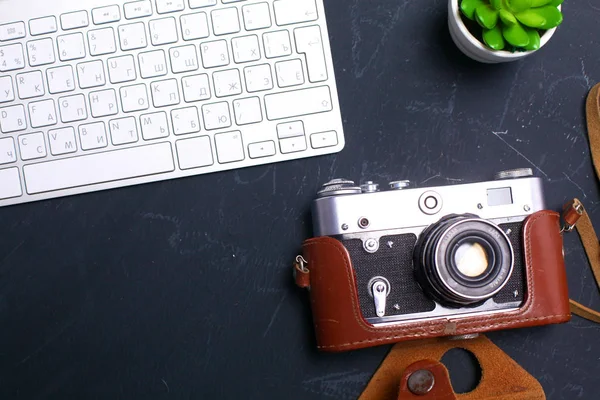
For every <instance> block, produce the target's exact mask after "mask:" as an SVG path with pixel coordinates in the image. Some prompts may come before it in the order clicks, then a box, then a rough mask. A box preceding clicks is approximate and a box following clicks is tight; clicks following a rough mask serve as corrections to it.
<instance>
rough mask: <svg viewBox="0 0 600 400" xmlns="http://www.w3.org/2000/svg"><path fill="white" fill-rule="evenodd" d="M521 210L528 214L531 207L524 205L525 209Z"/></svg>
mask: <svg viewBox="0 0 600 400" xmlns="http://www.w3.org/2000/svg"><path fill="white" fill-rule="evenodd" d="M523 210H525V212H529V211H530V210H531V207H529V206H528V205H527V204H525V207H523Z"/></svg>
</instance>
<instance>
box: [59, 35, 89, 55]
mask: <svg viewBox="0 0 600 400" xmlns="http://www.w3.org/2000/svg"><path fill="white" fill-rule="evenodd" d="M56 40H57V41H58V57H59V58H60V60H61V61H70V60H77V59H80V58H84V57H85V42H84V39H83V34H81V33H71V34H69V35H62V36H59V37H58V38H57V39H56Z"/></svg>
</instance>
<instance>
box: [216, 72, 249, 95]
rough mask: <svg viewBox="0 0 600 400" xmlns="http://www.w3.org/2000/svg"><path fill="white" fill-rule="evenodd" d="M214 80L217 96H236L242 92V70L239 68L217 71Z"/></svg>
mask: <svg viewBox="0 0 600 400" xmlns="http://www.w3.org/2000/svg"><path fill="white" fill-rule="evenodd" d="M213 81H214V85H215V96H217V97H227V96H234V95H238V94H241V93H242V83H241V81H240V71H239V70H237V69H230V70H227V71H219V72H215V73H214V74H213Z"/></svg>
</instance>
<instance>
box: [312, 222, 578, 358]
mask: <svg viewBox="0 0 600 400" xmlns="http://www.w3.org/2000/svg"><path fill="white" fill-rule="evenodd" d="M546 216H554V218H555V219H556V213H554V212H549V211H543V212H540V213H538V214H537V215H534V216H532V217H530V218H532V219H531V221H529V223H530V228H529V231H530V230H532V229H533V226H534V225H535V224H536V223H537V221H538V220H539V219H540V218H542V217H546ZM317 240H318V239H312V240H309V241H307V242H306V243H305V247H312V246H314V245H317V244H321V245H323V244H325V245H327V246H330V247H333V248H334V249H335V250H336V251H337V253H338V255H340V256H341V257H342V259H343V261H344V266H345V273H346V278H347V280H348V284H349V285H351V287H352V285H353V284H354V281H353V277H352V274H351V273H350V266H349V265H348V262H347V257H346V256H345V255H344V253H343V252H342V251H341V250H340V248H339V247H338V246H342V244H341V243H339V242H337V241H336V242H324V241H317ZM525 248H526V249H527V271H528V274H527V287H528V289H529V290H530V296H528V300H527V303H526V304H525V306H524V307H522V308H520V309H519V311H518V312H517V313H515V314H517V315H522V314H524V313H526V312H527V311H528V310H529V309H530V308H531V306H532V305H533V298H534V295H535V287H534V285H533V284H532V279H533V276H532V275H533V273H532V269H533V267H532V258H533V252H532V251H531V236H530V235H527V237H526V243H525ZM351 303H352V311H353V313H354V317H355V319H356V321H357V322H358V323H359V325H360V326H361V327H362V328H363V329H365V330H366V331H368V332H371V333H383V332H395V331H397V330H398V329H399V328H398V327H395V328H392V329H380V328H371V327H370V326H369V325H366V324H365V322H364V321H363V320H362V317H361V316H360V315H358V314H357V309H356V303H355V296H351ZM568 317H570V314H557V315H551V316H545V317H534V318H521V319H511V320H510V321H502V320H503V319H506V314H505V315H504V316H499V317H496V316H492V317H481V318H473V319H471V320H470V321H469V322H467V323H466V324H464V325H463V327H461V328H459V330H458V331H459V332H460V331H465V330H467V329H468V330H472V329H493V328H501V327H509V326H512V325H514V324H516V323H522V322H532V321H545V320H550V319H555V318H560V319H564V318H568ZM495 321H502V322H495ZM490 322H492V323H490ZM365 325H366V326H365ZM443 330H444V324H443V323H440V322H435V325H433V326H432V327H431V328H429V329H426V328H425V330H424V328H417V327H411V328H406V329H405V332H406V331H409V332H418V333H405V334H397V335H393V336H387V337H383V338H377V339H365V340H362V341H358V342H351V343H343V344H337V345H324V346H317V348H319V349H327V348H342V347H348V346H355V345H359V344H364V343H377V342H383V341H388V340H393V339H402V338H419V337H423V336H427V335H431V334H435V333H439V332H443ZM419 331H420V332H419Z"/></svg>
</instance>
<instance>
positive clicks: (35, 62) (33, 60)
mask: <svg viewBox="0 0 600 400" xmlns="http://www.w3.org/2000/svg"><path fill="white" fill-rule="evenodd" d="M27 56H28V58H29V65H31V66H32V67H37V66H39V65H47V64H52V63H54V62H55V61H56V56H55V55H54V43H52V39H50V38H45V39H38V40H32V41H30V42H27Z"/></svg>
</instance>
